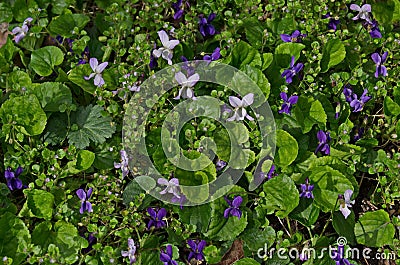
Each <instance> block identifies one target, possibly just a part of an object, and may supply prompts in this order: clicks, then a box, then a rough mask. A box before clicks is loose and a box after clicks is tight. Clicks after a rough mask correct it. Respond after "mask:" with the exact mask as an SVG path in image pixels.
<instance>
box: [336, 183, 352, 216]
mask: <svg viewBox="0 0 400 265" xmlns="http://www.w3.org/2000/svg"><path fill="white" fill-rule="evenodd" d="M351 195H353V191H352V190H346V191H345V192H344V194H343V196H342V195H339V202H340V205H339V210H340V211H341V212H342V214H343V216H344V219H347V217H348V216H349V215H350V214H351V211H350V209H349V208H351V207H352V204H354V203H355V200H351Z"/></svg>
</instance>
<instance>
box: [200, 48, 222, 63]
mask: <svg viewBox="0 0 400 265" xmlns="http://www.w3.org/2000/svg"><path fill="white" fill-rule="evenodd" d="M220 51H221V49H220V48H219V47H217V48H215V50H214V51H213V53H212V54H211V55H208V54H207V55H204V57H203V60H204V61H208V63H211V62H212V61H216V60H218V59H219V58H220V57H221V53H220Z"/></svg>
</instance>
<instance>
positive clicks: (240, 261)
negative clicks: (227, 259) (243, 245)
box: [233, 258, 260, 265]
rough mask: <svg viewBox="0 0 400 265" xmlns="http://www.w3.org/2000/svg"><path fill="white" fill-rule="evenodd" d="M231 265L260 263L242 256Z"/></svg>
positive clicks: (254, 264)
mask: <svg viewBox="0 0 400 265" xmlns="http://www.w3.org/2000/svg"><path fill="white" fill-rule="evenodd" d="M233 265H260V263H258V262H257V261H255V260H254V259H251V258H244V259H241V260H238V261H236V262H235V263H233Z"/></svg>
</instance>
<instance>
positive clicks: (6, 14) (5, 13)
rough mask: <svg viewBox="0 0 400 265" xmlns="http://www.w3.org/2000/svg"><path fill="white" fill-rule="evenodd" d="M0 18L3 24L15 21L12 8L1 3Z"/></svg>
mask: <svg viewBox="0 0 400 265" xmlns="http://www.w3.org/2000/svg"><path fill="white" fill-rule="evenodd" d="M0 17H1V20H2V22H8V23H9V22H11V21H12V19H13V13H12V8H11V7H10V5H9V4H7V3H0Z"/></svg>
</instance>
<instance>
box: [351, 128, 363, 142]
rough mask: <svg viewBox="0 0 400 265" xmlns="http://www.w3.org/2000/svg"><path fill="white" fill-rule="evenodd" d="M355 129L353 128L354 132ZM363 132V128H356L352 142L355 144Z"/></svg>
mask: <svg viewBox="0 0 400 265" xmlns="http://www.w3.org/2000/svg"><path fill="white" fill-rule="evenodd" d="M356 129H357V128H356V127H355V128H354V130H356ZM364 131H365V128H363V127H359V128H358V130H357V132H356V133H355V134H354V138H353V139H354V142H357V141H358V140H360V139H361V138H362V137H363V135H364Z"/></svg>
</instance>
